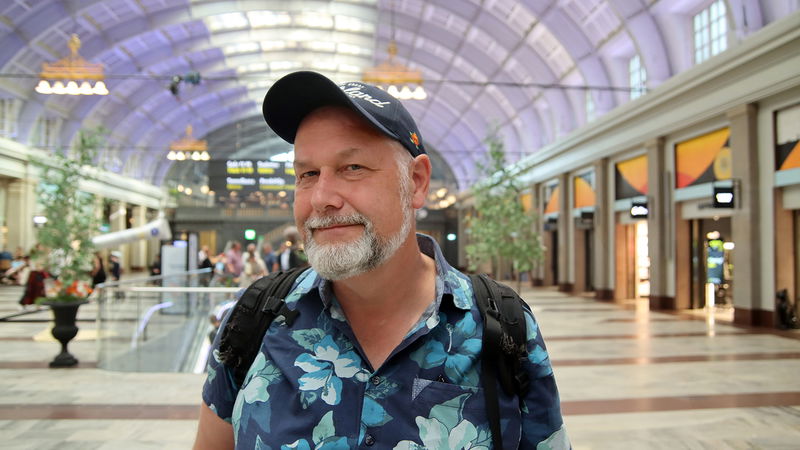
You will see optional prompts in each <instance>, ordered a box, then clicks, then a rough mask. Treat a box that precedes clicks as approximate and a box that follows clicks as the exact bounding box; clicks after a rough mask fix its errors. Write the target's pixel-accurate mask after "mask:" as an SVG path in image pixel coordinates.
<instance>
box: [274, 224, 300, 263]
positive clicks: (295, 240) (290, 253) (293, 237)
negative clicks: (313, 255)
mask: <svg viewBox="0 0 800 450" xmlns="http://www.w3.org/2000/svg"><path fill="white" fill-rule="evenodd" d="M283 241H284V243H283V245H282V246H281V249H282V250H281V251H280V252H279V253H278V256H277V257H276V258H275V270H284V271H286V270H289V269H294V268H295V267H302V266H306V265H307V262H306V259H305V258H304V257H303V256H302V255H303V254H302V253H301V250H300V248H299V247H300V246H299V241H300V234H299V233H298V231H297V227H293V226H289V227H286V229H284V230H283Z"/></svg>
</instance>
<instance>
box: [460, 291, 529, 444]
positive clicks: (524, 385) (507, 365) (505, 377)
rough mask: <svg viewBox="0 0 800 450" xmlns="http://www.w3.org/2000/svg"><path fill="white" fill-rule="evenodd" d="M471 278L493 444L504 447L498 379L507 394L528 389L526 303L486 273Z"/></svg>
mask: <svg viewBox="0 0 800 450" xmlns="http://www.w3.org/2000/svg"><path fill="white" fill-rule="evenodd" d="M469 277H470V279H471V280H472V288H473V290H474V291H475V299H476V301H477V304H478V309H479V310H480V313H481V317H482V318H483V350H482V351H481V383H482V385H483V391H484V397H485V399H486V415H487V417H488V419H489V429H490V431H491V433H492V446H493V448H495V449H500V450H502V448H503V439H502V433H501V429H500V399H499V397H498V393H497V382H498V381H499V382H500V385H501V386H502V387H503V390H504V391H505V392H506V394H508V395H514V394H516V395H517V396H518V397H519V398H520V399H521V398H522V397H523V396H524V395H525V394H526V393H527V390H528V374H527V373H525V372H524V371H523V370H521V360H520V359H521V358H523V357H525V355H526V354H527V348H526V344H527V342H526V330H525V315H524V309H523V308H524V306H523V301H522V299H521V298H520V297H519V295H517V293H516V292H514V290H513V289H511V288H510V287H508V286H506V285H503V284H500V283H498V282H496V281H494V280H492V279H491V278H489V277H488V276H486V275H470V276H469Z"/></svg>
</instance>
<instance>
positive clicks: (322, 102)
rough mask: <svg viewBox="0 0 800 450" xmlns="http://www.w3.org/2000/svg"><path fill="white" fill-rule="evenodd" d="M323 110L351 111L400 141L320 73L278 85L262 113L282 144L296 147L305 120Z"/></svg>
mask: <svg viewBox="0 0 800 450" xmlns="http://www.w3.org/2000/svg"><path fill="white" fill-rule="evenodd" d="M323 106H344V107H347V108H350V109H352V110H353V111H355V112H357V113H358V114H359V115H360V116H362V117H364V118H365V119H367V120H368V121H369V122H370V123H371V124H372V125H373V126H374V127H375V128H377V129H378V130H380V131H381V132H382V133H384V134H386V135H387V136H389V137H391V138H393V139H398V137H397V136H396V135H395V134H394V133H392V132H391V131H389V130H388V129H386V127H384V126H383V125H381V123H380V122H378V121H377V120H376V119H375V118H374V117H372V115H371V114H370V113H368V112H367V111H365V110H364V109H363V108H362V107H361V106H359V105H358V104H356V103H354V102H353V101H352V100H351V99H350V97H348V96H347V94H345V93H344V92H343V91H342V89H341V88H340V87H339V86H337V85H336V83H334V82H333V81H331V80H330V79H328V78H327V77H325V76H324V75H322V74H320V73H317V72H309V71H302V72H294V73H291V74H289V75H286V76H285V77H283V78H281V79H279V80H278V81H276V82H275V84H273V85H272V87H271V88H270V89H269V91H267V95H266V96H265V97H264V104H263V106H262V108H261V110H262V113H263V114H264V120H266V122H267V125H269V127H270V128H272V130H273V131H274V132H275V133H276V134H277V135H278V136H280V137H281V138H283V140H285V141H286V142H289V143H292V144H294V140H295V136H297V129H298V128H299V127H300V123H301V122H302V121H303V119H305V118H306V116H307V115H308V114H309V113H311V112H312V111H314V110H315V109H317V108H321V107H323Z"/></svg>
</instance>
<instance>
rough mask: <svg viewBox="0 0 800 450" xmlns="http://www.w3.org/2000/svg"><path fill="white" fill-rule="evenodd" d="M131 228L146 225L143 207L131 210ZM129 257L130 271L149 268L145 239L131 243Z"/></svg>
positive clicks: (145, 213)
mask: <svg viewBox="0 0 800 450" xmlns="http://www.w3.org/2000/svg"><path fill="white" fill-rule="evenodd" d="M132 212H133V214H132V218H133V223H132V224H131V226H132V227H133V228H135V227H140V226H142V225H144V224H145V223H147V208H146V207H144V206H134V207H133V208H132ZM129 245H130V249H131V257H130V259H129V261H130V265H131V270H134V271H136V270H145V269H146V268H147V267H148V266H149V262H148V261H147V239H140V240H137V241H133V242H131V243H130V244H129Z"/></svg>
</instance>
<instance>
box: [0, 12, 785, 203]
mask: <svg viewBox="0 0 800 450" xmlns="http://www.w3.org/2000/svg"><path fill="white" fill-rule="evenodd" d="M709 3H710V1H709V0H677V1H675V0H670V1H667V0H660V1H655V0H523V1H513V0H428V1H423V0H337V1H320V0H296V1H275V0H261V1H255V0H238V1H231V0H225V1H222V0H191V1H190V0H104V1H98V0H13V1H11V0H9V1H6V2H3V5H2V6H0V73H2V77H1V78H0V98H6V99H17V100H18V105H19V106H18V109H17V110H16V111H15V114H16V118H17V121H18V127H17V130H16V133H15V135H14V136H11V137H12V138H14V139H16V140H18V141H20V142H23V143H28V144H33V143H34V142H35V139H34V134H35V131H36V124H37V121H39V120H40V119H41V118H43V117H45V118H55V119H57V120H58V123H59V127H58V136H57V137H58V139H57V140H58V142H59V143H61V145H65V144H68V143H69V142H70V141H71V140H72V139H73V138H74V136H75V135H76V133H77V131H78V130H79V129H81V127H86V126H96V125H103V126H104V127H106V128H107V129H109V130H110V146H109V148H108V149H106V151H105V153H104V159H103V161H104V163H105V164H106V165H107V166H108V168H109V169H111V170H114V171H117V172H120V173H122V174H125V175H128V176H132V177H136V178H139V179H144V180H146V181H149V182H152V183H153V184H156V185H161V184H162V183H163V182H164V181H165V179H169V178H173V177H176V176H179V174H180V173H183V172H185V171H174V170H171V168H172V166H173V165H174V164H187V163H172V162H170V161H168V160H167V159H166V158H165V155H166V152H167V148H168V146H169V143H170V142H171V141H174V140H176V139H178V138H180V137H181V136H182V135H183V133H184V130H185V128H186V126H187V125H192V126H193V128H194V136H195V137H201V138H202V137H208V138H209V140H210V141H211V146H210V148H209V150H210V151H211V152H212V157H213V158H218V159H224V158H226V157H229V156H232V155H235V156H236V157H242V158H265V157H269V156H271V155H274V154H278V153H282V152H285V151H287V150H290V148H291V147H290V146H289V145H288V144H286V143H284V142H283V141H281V140H280V139H278V138H277V137H276V136H275V135H274V134H272V133H271V132H270V131H269V130H268V128H267V127H266V125H265V124H264V123H263V121H262V119H260V104H261V100H262V99H263V96H264V94H265V92H266V90H267V89H268V88H269V86H270V85H271V83H272V82H273V81H274V80H276V79H277V78H279V77H281V76H282V75H285V74H286V73H289V72H292V71H295V70H316V71H319V72H323V73H325V74H327V75H328V76H330V77H331V78H333V79H335V80H337V81H346V80H352V79H359V78H360V77H361V73H362V71H363V70H364V69H366V68H368V67H371V66H374V65H376V64H378V63H380V62H382V61H383V60H385V59H386V56H387V51H386V49H387V47H388V43H389V41H390V40H391V39H394V40H395V41H396V42H397V45H398V54H397V59H398V60H399V61H400V62H402V63H403V64H406V65H408V66H409V67H411V68H414V69H418V70H421V71H422V73H423V75H424V77H425V84H424V86H425V88H426V89H427V91H428V98H427V99H426V100H408V101H406V103H405V104H406V106H407V107H408V109H409V110H410V111H411V113H412V115H413V116H414V117H415V118H416V120H417V122H418V124H419V127H420V130H421V132H422V135H423V139H424V140H425V142H426V147H427V148H429V149H431V150H432V152H433V153H435V156H436V161H438V165H439V166H440V167H439V168H438V173H439V175H440V177H442V178H444V179H449V180H450V181H452V182H453V183H454V184H456V185H457V187H458V188H461V189H464V188H467V187H469V186H470V185H471V184H472V183H473V182H474V181H475V180H476V178H477V174H476V171H475V163H476V161H479V160H480V159H481V158H482V157H483V155H484V153H485V146H484V143H483V140H484V139H485V137H486V135H487V133H488V132H490V130H491V129H493V128H495V127H496V128H497V129H498V130H499V133H500V135H501V136H502V137H503V139H504V142H505V144H506V150H507V155H508V159H509V162H514V161H516V160H518V159H520V158H522V157H524V156H525V155H528V154H531V153H533V152H536V151H537V150H538V149H540V148H542V147H543V146H546V145H547V144H549V143H552V142H554V141H556V140H558V139H559V138H560V137H562V136H564V135H565V134H567V133H570V132H572V131H573V130H575V129H577V128H579V127H581V126H582V125H584V124H586V123H587V122H588V121H589V120H591V119H592V116H591V115H587V111H586V103H587V98H586V96H587V92H588V93H589V94H588V95H590V96H591V103H593V105H594V111H595V114H596V115H602V114H603V113H605V112H607V111H609V110H611V109H613V108H615V107H616V106H618V105H620V104H622V103H625V102H627V101H629V99H630V93H629V90H628V87H629V78H628V76H629V74H628V61H629V60H630V58H631V57H633V56H635V55H639V57H640V59H641V62H642V65H643V66H644V68H645V69H646V73H647V85H648V88H650V89H652V88H655V87H657V86H658V85H659V84H660V83H661V82H663V81H664V80H666V79H668V78H669V77H671V76H672V75H674V74H676V73H678V72H680V71H682V70H685V69H687V68H689V67H691V65H692V64H693V60H692V45H691V36H692V34H691V33H692V31H691V19H692V16H693V15H694V14H695V13H697V12H698V11H699V10H701V9H702V8H704V7H706V6H708V4H709ZM778 3H779V2H770V1H767V0H763V1H758V0H728V1H726V5H727V11H728V17H729V20H728V22H729V27H730V28H731V30H732V31H733V33H732V36H733V37H732V38H731V39H732V41H731V45H735V43H736V41H738V40H741V39H743V38H745V37H746V35H747V34H749V33H752V32H754V31H757V30H758V29H760V28H761V27H762V26H764V25H765V24H767V23H769V22H771V21H774V20H778V19H780V18H781V17H782V16H784V15H786V14H788V13H790V12H791V11H792V10H794V9H797V5H796V2H794V6H792V4H793V2H781V3H780V4H778ZM73 33H76V34H78V35H79V36H80V38H81V40H82V43H83V46H82V47H81V49H80V54H81V55H82V56H83V57H84V58H86V59H87V60H89V61H92V62H100V63H103V64H104V65H105V72H106V76H107V80H106V85H107V86H108V90H109V91H110V94H109V95H107V96H56V95H41V94H37V93H36V92H34V87H35V86H36V84H37V82H38V72H39V70H40V68H41V65H42V63H43V62H53V61H55V60H58V59H60V58H62V57H64V56H65V55H67V54H68V53H69V50H68V48H67V41H68V39H69V36H70V35H71V34H73ZM190 71H197V72H199V73H200V74H201V75H202V81H201V83H200V84H199V85H196V86H195V85H190V84H187V83H185V82H184V83H182V84H181V86H180V92H179V94H178V95H177V96H176V95H173V93H171V92H170V90H169V89H168V85H169V83H170V78H171V77H172V76H175V75H184V74H186V73H188V72H190Z"/></svg>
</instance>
